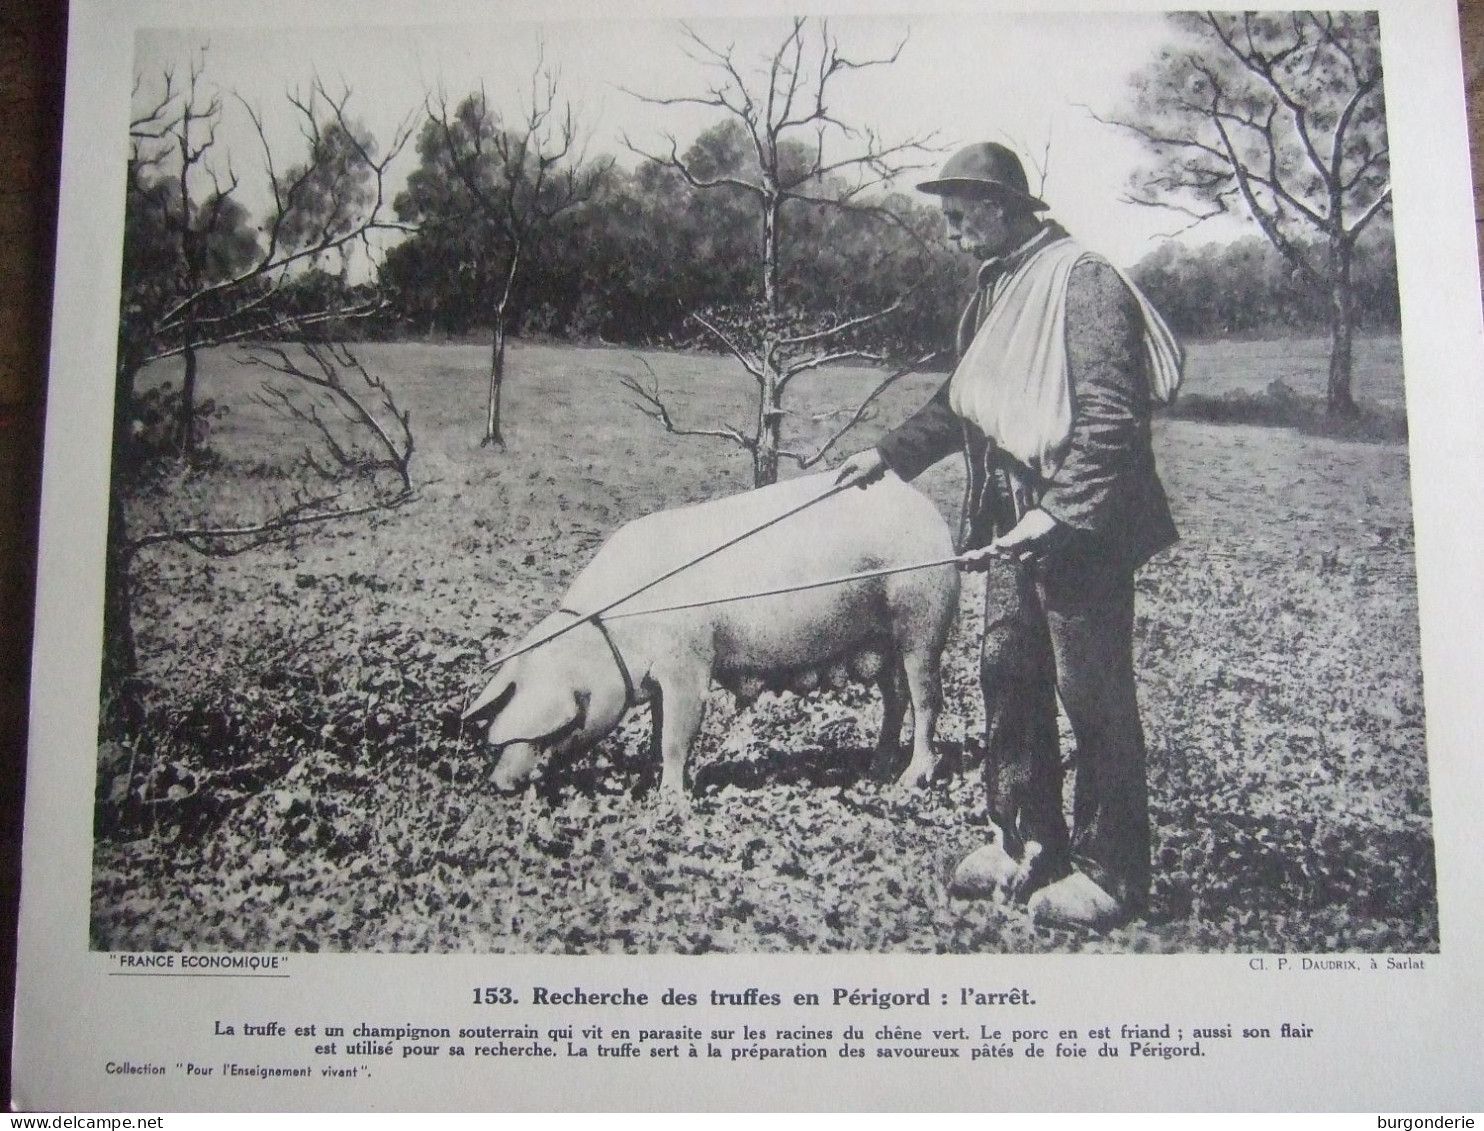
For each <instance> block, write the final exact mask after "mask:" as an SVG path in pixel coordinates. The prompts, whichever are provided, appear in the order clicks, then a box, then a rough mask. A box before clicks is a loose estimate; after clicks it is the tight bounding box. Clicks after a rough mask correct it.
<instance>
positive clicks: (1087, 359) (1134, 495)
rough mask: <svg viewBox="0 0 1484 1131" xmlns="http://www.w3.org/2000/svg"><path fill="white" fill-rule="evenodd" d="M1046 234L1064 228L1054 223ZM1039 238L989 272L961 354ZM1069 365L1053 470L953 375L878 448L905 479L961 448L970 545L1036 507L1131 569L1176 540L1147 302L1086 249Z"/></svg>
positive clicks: (1074, 290)
mask: <svg viewBox="0 0 1484 1131" xmlns="http://www.w3.org/2000/svg"><path fill="white" fill-rule="evenodd" d="M1043 231H1044V232H1045V233H1046V234H1047V235H1048V236H1057V235H1061V234H1063V233H1061V230H1060V229H1059V228H1057V227H1056V226H1055V225H1048V227H1047V228H1046V229H1043ZM1041 243H1042V241H1039V240H1035V241H1031V243H1030V244H1028V245H1027V246H1026V248H1023V249H1021V250H1020V251H1019V252H1016V253H1012V254H1011V255H1010V256H1008V257H1006V259H1005V260H1003V261H994V260H992V261H990V262H989V263H987V264H986V265H985V268H984V269H982V270H981V272H980V287H979V290H978V292H977V293H976V294H975V296H974V297H973V299H972V300H971V301H970V302H969V305H968V308H967V309H966V310H965V311H964V317H963V318H962V320H961V321H960V323H959V333H958V343H957V345H958V353H959V356H962V355H963V353H964V351H965V350H966V349H967V348H968V344H969V342H970V341H971V340H972V338H973V336H974V332H975V331H976V329H977V328H978V326H979V324H980V322H982V320H983V315H984V313H986V312H987V305H986V304H987V303H989V302H990V301H991V297H990V296H991V294H992V292H993V287H994V283H995V281H996V280H997V279H999V278H1001V277H1003V276H1004V275H1005V274H1007V273H1010V272H1013V271H1014V270H1015V268H1016V267H1017V266H1018V265H1019V262H1021V261H1022V259H1023V257H1024V256H1026V255H1029V254H1030V253H1031V252H1033V251H1034V250H1035V249H1036V248H1037V247H1039V246H1040V245H1041ZM1066 303H1067V307H1066V349H1067V372H1068V379H1069V383H1070V386H1071V388H1070V393H1071V403H1072V429H1071V436H1070V440H1069V442H1068V444H1067V450H1066V455H1065V456H1064V458H1063V459H1062V461H1061V463H1060V465H1059V466H1058V467H1057V468H1056V470H1055V471H1054V472H1053V473H1052V474H1051V475H1050V476H1049V477H1048V478H1042V477H1040V476H1037V475H1035V474H1034V473H1032V472H1031V471H1030V469H1029V468H1027V467H1025V466H1024V465H1023V464H1020V463H1018V462H1017V461H1016V460H1014V459H1013V458H1011V457H1010V456H1009V455H1008V454H1006V453H1005V452H1003V451H999V450H997V449H996V447H995V445H994V444H993V443H992V442H991V441H989V440H988V439H986V437H985V436H984V435H983V433H981V432H980V431H979V430H978V429H977V428H976V427H974V426H973V425H972V424H970V423H969V422H967V421H965V420H963V419H961V418H960V417H958V416H957V415H956V414H955V413H954V411H953V409H952V408H950V407H949V384H950V383H949V382H945V383H944V384H943V386H942V387H941V388H940V389H939V390H938V392H937V394H936V395H935V396H934V397H933V399H932V400H930V401H929V402H928V403H927V404H926V405H924V406H923V408H922V409H920V410H919V411H918V412H917V413H916V414H915V415H913V416H912V417H911V418H909V419H908V420H907V421H905V422H904V423H903V424H902V425H901V426H900V427H898V428H896V429H895V430H893V431H892V432H890V433H888V434H887V435H886V436H884V437H883V438H882V439H881V440H880V441H879V442H878V443H877V449H878V450H879V451H880V452H881V455H882V456H883V458H884V459H885V460H886V462H887V464H888V465H889V466H890V467H891V468H892V470H894V471H895V472H897V474H899V475H900V476H901V477H902V478H903V479H913V478H916V477H917V476H918V475H920V474H921V473H922V472H923V471H925V470H926V469H927V468H929V467H931V466H932V465H933V464H935V463H937V462H938V461H939V460H940V459H942V458H943V457H944V456H946V455H948V454H949V453H951V452H954V451H960V450H961V451H963V452H964V454H965V456H966V459H967V462H968V481H967V484H966V493H965V516H964V517H965V539H964V540H965V543H966V546H965V548H970V547H977V546H982V545H984V544H986V543H988V542H989V541H990V540H991V539H992V538H994V537H995V536H996V535H998V534H1003V533H1005V532H1006V531H1008V530H1009V529H1010V527H1012V526H1013V525H1014V524H1015V523H1016V522H1017V521H1018V520H1019V518H1020V516H1021V515H1023V514H1024V513H1025V511H1026V510H1027V509H1029V508H1030V507H1033V506H1039V507H1040V508H1041V509H1042V510H1044V511H1046V512H1047V513H1048V514H1050V515H1051V516H1052V517H1053V518H1055V519H1056V520H1057V521H1058V522H1059V523H1061V524H1063V525H1064V526H1066V527H1068V528H1069V529H1070V531H1071V535H1070V537H1069V539H1068V542H1069V545H1068V547H1067V548H1068V549H1071V548H1072V547H1073V546H1075V547H1076V548H1077V550H1078V552H1083V553H1089V554H1092V555H1094V556H1096V557H1098V558H1101V559H1103V560H1105V561H1106V562H1107V563H1108V564H1109V565H1110V566H1112V567H1115V568H1120V569H1129V570H1133V569H1136V568H1138V567H1139V566H1140V565H1142V564H1143V563H1144V562H1146V561H1147V560H1148V559H1149V558H1150V557H1151V556H1153V555H1154V554H1155V553H1157V552H1158V551H1159V550H1162V549H1164V548H1165V547H1166V546H1168V545H1170V544H1171V543H1172V542H1174V541H1175V538H1176V533H1175V523H1174V520H1173V518H1172V517H1171V515H1170V507H1169V502H1168V500H1167V499H1166V497H1165V492H1164V487H1163V486H1162V485H1161V484H1160V481H1159V476H1158V474H1157V473H1156V471H1155V466H1154V450H1153V447H1152V445H1151V442H1150V435H1149V421H1150V413H1151V410H1152V407H1153V405H1152V400H1151V397H1150V392H1149V376H1148V361H1147V359H1146V355H1145V350H1144V342H1143V329H1144V322H1143V315H1142V312H1141V310H1140V307H1139V303H1138V300H1137V299H1136V298H1135V296H1134V294H1133V293H1132V292H1131V291H1130V290H1129V288H1128V287H1127V285H1125V283H1124V281H1123V279H1122V278H1120V277H1119V275H1118V272H1117V271H1115V270H1114V269H1113V267H1112V266H1111V265H1110V264H1108V263H1107V262H1105V261H1103V260H1101V259H1099V258H1097V257H1095V256H1089V257H1087V258H1085V259H1083V260H1082V261H1080V262H1079V263H1078V264H1077V265H1076V266H1075V267H1074V268H1073V269H1072V272H1071V275H1070V277H1069V278H1068V281H1067V298H1066Z"/></svg>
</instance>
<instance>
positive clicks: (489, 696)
mask: <svg viewBox="0 0 1484 1131" xmlns="http://www.w3.org/2000/svg"><path fill="white" fill-rule="evenodd" d="M514 694H515V680H514V679H512V678H511V677H510V676H508V675H506V674H505V673H503V672H496V673H495V677H494V678H493V679H491V680H490V681H489V682H488V683H487V684H485V685H484V690H483V691H481V692H480V693H479V697H478V698H477V699H475V700H474V702H472V703H470V704H469V705H468V706H467V707H465V708H464V713H463V714H462V715H460V716H459V718H460V720H461V721H463V722H466V723H467V722H468V721H469V720H470V719H472V718H474V717H475V716H477V715H493V714H496V713H498V712H499V711H501V710H503V709H504V707H505V705H506V704H507V703H509V702H510V698H511V696H513V695H514Z"/></svg>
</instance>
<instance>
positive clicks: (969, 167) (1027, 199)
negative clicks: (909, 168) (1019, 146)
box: [917, 141, 1051, 212]
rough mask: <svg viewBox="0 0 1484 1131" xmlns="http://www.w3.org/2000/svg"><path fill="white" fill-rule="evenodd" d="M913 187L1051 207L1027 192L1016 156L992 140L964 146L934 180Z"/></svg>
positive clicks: (1040, 208)
mask: <svg viewBox="0 0 1484 1131" xmlns="http://www.w3.org/2000/svg"><path fill="white" fill-rule="evenodd" d="M917 188H918V191H919V192H930V193H933V194H934V195H936V196H974V197H989V196H1008V197H1010V198H1011V199H1012V200H1018V201H1019V202H1020V203H1022V204H1024V205H1026V206H1027V207H1029V208H1030V209H1031V210H1032V211H1033V212H1044V211H1046V210H1047V209H1048V208H1050V207H1051V206H1050V205H1049V204H1047V203H1046V202H1045V201H1044V200H1041V199H1040V198H1038V197H1034V196H1032V195H1031V193H1030V186H1029V184H1027V182H1026V179H1025V170H1024V169H1023V168H1021V165H1020V158H1019V157H1016V156H1015V154H1014V153H1012V152H1011V151H1010V150H1008V149H1006V148H1005V147H1004V146H1003V145H999V144H998V143H996V142H993V141H980V142H975V143H974V144H973V145H966V146H964V148H962V149H960V150H959V151H958V152H957V153H955V154H954V155H953V156H952V157H950V158H949V159H948V160H947V161H945V162H944V163H943V169H942V171H941V172H940V173H939V174H938V177H937V179H936V180H932V181H923V182H922V184H920V185H918V186H917Z"/></svg>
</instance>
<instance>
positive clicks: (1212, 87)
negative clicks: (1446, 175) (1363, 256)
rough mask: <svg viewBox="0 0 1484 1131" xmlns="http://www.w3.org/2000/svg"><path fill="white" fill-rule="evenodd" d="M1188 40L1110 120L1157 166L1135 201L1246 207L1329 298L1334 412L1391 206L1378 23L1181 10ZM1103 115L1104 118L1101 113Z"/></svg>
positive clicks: (1362, 16)
mask: <svg viewBox="0 0 1484 1131" xmlns="http://www.w3.org/2000/svg"><path fill="white" fill-rule="evenodd" d="M1170 20H1171V21H1172V24H1173V26H1174V28H1175V29H1176V30H1177V32H1178V33H1179V39H1178V40H1177V41H1176V42H1175V43H1174V44H1172V45H1171V46H1170V47H1169V48H1168V49H1166V50H1163V51H1161V53H1160V55H1159V58H1158V59H1157V60H1156V61H1155V62H1153V63H1151V64H1150V65H1149V66H1148V67H1147V68H1145V69H1144V70H1143V71H1141V72H1140V73H1139V74H1137V75H1136V76H1134V78H1133V80H1132V81H1133V88H1134V99H1133V104H1132V106H1131V108H1130V109H1128V110H1127V111H1125V112H1124V113H1122V114H1121V115H1119V116H1117V117H1114V118H1110V119H1106V120H1108V121H1110V122H1112V123H1113V124H1115V125H1118V126H1121V127H1122V128H1124V129H1126V130H1129V131H1130V132H1132V133H1133V134H1134V135H1135V136H1137V137H1138V138H1140V139H1141V140H1142V141H1143V142H1144V144H1145V145H1146V146H1147V147H1148V148H1149V149H1150V150H1151V151H1152V153H1153V155H1154V161H1153V163H1152V164H1151V165H1149V166H1148V167H1146V168H1144V169H1141V170H1139V171H1138V172H1137V173H1135V175H1134V176H1133V178H1132V179H1131V182H1130V184H1131V193H1130V195H1129V197H1128V199H1129V200H1130V201H1132V202H1133V203H1136V204H1141V205H1146V206H1150V207H1159V208H1169V209H1174V210H1177V211H1179V212H1181V213H1183V214H1184V215H1186V216H1188V217H1190V220H1191V223H1192V224H1197V223H1200V222H1202V221H1204V220H1207V219H1210V218H1211V217H1213V216H1218V215H1221V214H1224V213H1231V212H1241V213H1245V214H1246V215H1247V216H1248V217H1250V218H1251V219H1252V221H1253V222H1255V223H1256V224H1257V226H1258V227H1259V228H1260V229H1261V231H1262V233H1263V235H1265V236H1266V237H1267V238H1268V240H1270V241H1271V242H1272V244H1273V246H1274V247H1275V248H1277V249H1278V251H1280V252H1281V253H1282V254H1283V256H1284V258H1285V259H1287V260H1288V262H1289V263H1290V264H1291V265H1292V267H1293V269H1294V270H1295V271H1296V272H1298V274H1299V275H1300V276H1301V277H1302V278H1303V279H1304V280H1305V281H1306V282H1307V283H1308V284H1309V285H1310V286H1312V287H1314V288H1315V289H1316V290H1318V291H1320V292H1321V293H1325V294H1327V296H1328V302H1329V324H1330V364H1329V380H1328V388H1327V402H1328V410H1329V412H1330V413H1331V414H1333V415H1339V416H1345V415H1353V414H1354V413H1355V411H1356V407H1355V401H1354V399H1353V398H1352V396H1351V392H1350V369H1351V351H1352V341H1353V337H1354V331H1355V322H1356V319H1355V299H1354V287H1353V285H1352V280H1351V268H1352V264H1353V261H1354V256H1355V249H1356V243H1357V240H1358V239H1359V237H1360V235H1361V233H1362V232H1363V231H1364V230H1365V228H1366V227H1367V225H1369V224H1370V223H1371V221H1373V220H1374V219H1376V217H1377V216H1379V215H1381V214H1382V213H1383V212H1385V211H1386V210H1387V209H1388V208H1389V207H1390V204H1391V184H1390V175H1391V162H1390V150H1389V148H1388V146H1387V138H1386V106H1385V95H1384V92H1383V89H1382V81H1381V80H1382V69H1381V45H1380V29H1379V25H1378V22H1377V18H1376V14H1375V13H1374V12H1292V13H1254V12H1240V13H1223V12H1203V13H1178V14H1174V15H1172V16H1171V17H1170ZM1100 120H1104V119H1100Z"/></svg>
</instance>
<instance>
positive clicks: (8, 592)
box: [0, 0, 1484, 1108]
mask: <svg viewBox="0 0 1484 1131" xmlns="http://www.w3.org/2000/svg"><path fill="white" fill-rule="evenodd" d="M65 13H66V5H65V0H0V853H3V857H4V858H3V861H0V916H3V917H0V962H3V964H4V971H5V982H4V983H3V985H0V1057H3V1060H0V1084H3V1094H4V1099H5V1102H6V1106H7V1108H8V1106H9V1098H10V1087H9V1085H10V1029H11V1024H10V1009H11V996H12V986H11V983H12V982H13V979H14V969H15V956H14V952H15V928H14V924H15V901H16V897H17V893H18V889H19V870H20V828H21V804H20V802H21V789H22V780H23V779H22V773H23V767H24V749H25V726H26V696H27V686H26V685H27V669H28V664H29V658H30V647H31V605H32V596H33V592H34V577H33V573H34V560H35V545H36V509H37V505H38V497H39V488H40V474H41V473H40V468H41V416H42V411H43V408H44V389H45V384H44V375H45V371H46V347H47V337H48V333H49V316H50V315H49V305H50V298H51V254H52V242H53V233H54V230H55V225H56V178H57V162H58V155H59V150H60V137H61V111H62V75H63V61H64V40H65V33H64V27H65V23H66V14H65ZM1459 13H1460V20H1461V25H1462V30H1463V56H1464V71H1465V75H1466V79H1467V86H1468V98H1469V135H1470V138H1471V141H1472V143H1473V152H1474V155H1475V160H1474V199H1475V202H1476V209H1475V213H1476V225H1477V216H1478V214H1479V213H1480V212H1484V208H1481V207H1479V205H1478V202H1479V201H1480V199H1481V195H1484V194H1481V187H1484V176H1481V175H1480V161H1479V154H1480V152H1481V149H1484V0H1464V2H1463V3H1461V4H1460V5H1459ZM84 682H86V681H84ZM79 709H83V706H82V705H80V706H79Z"/></svg>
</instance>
